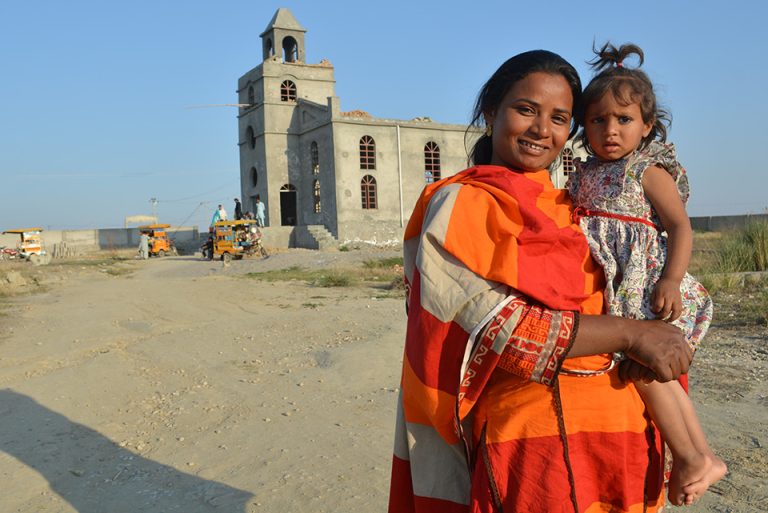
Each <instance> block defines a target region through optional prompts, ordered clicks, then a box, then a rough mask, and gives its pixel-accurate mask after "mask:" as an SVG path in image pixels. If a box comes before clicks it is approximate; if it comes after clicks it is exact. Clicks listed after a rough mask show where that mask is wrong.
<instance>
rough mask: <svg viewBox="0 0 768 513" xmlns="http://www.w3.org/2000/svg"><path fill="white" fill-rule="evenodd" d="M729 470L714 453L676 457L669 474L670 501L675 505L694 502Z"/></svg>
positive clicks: (697, 453)
mask: <svg viewBox="0 0 768 513" xmlns="http://www.w3.org/2000/svg"><path fill="white" fill-rule="evenodd" d="M727 471H728V467H726V465H725V463H724V462H723V460H721V459H720V458H718V457H717V456H715V455H714V454H701V453H699V452H696V453H693V454H691V455H690V457H687V458H680V457H676V458H674V461H673V463H672V473H671V474H670V476H669V491H668V496H669V502H671V503H672V504H674V505H675V506H682V505H683V504H685V505H691V504H693V503H694V502H696V501H697V500H699V498H700V497H701V496H702V495H704V492H706V491H707V488H709V486H710V485H711V484H712V483H715V482H716V481H718V480H720V479H721V478H722V477H723V476H724V475H725V473H726V472H727Z"/></svg>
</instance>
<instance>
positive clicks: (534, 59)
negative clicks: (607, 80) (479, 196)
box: [467, 50, 581, 165]
mask: <svg viewBox="0 0 768 513" xmlns="http://www.w3.org/2000/svg"><path fill="white" fill-rule="evenodd" d="M536 72H542V73H549V74H552V75H562V77H563V78H565V81H566V82H568V85H569V86H570V88H571V93H573V105H574V110H575V109H576V108H577V107H578V106H579V105H580V103H581V79H579V74H578V73H577V72H576V69H575V68H574V67H573V66H571V64H570V63H569V62H568V61H566V60H565V59H563V58H562V57H560V56H559V55H557V54H556V53H552V52H548V51H546V50H531V51H530V52H524V53H521V54H518V55H515V56H514V57H512V58H510V59H508V60H507V61H506V62H505V63H504V64H502V65H501V66H499V69H497V70H496V72H495V73H494V74H493V75H492V76H491V78H489V79H488V81H487V82H486V83H485V85H484V86H483V88H482V89H481V90H480V94H478V95H477V101H476V102H475V108H474V109H473V112H472V121H471V122H470V125H469V128H472V127H476V128H482V127H483V125H484V120H483V116H484V114H485V113H492V112H496V110H497V109H498V107H499V105H500V104H501V102H502V100H503V99H504V96H506V94H507V92H509V90H510V89H511V88H512V86H513V85H515V84H516V83H517V82H519V81H520V80H522V79H524V78H525V77H527V76H528V75H530V74H531V73H536ZM469 128H468V129H467V134H468V133H469ZM577 129H578V125H577V124H576V123H575V122H574V123H573V124H572V126H571V133H570V136H573V135H574V134H575V133H576V130H577ZM492 155H493V145H492V143H491V136H489V135H487V134H485V133H484V134H483V135H481V136H480V138H479V139H478V140H477V142H475V145H474V147H473V148H472V151H471V152H470V155H469V161H470V165H481V164H490V162H491V156H492Z"/></svg>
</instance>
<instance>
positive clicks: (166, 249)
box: [139, 224, 178, 257]
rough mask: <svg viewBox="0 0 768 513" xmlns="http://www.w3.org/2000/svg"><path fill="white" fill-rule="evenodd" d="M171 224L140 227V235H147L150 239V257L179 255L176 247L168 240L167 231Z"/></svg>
mask: <svg viewBox="0 0 768 513" xmlns="http://www.w3.org/2000/svg"><path fill="white" fill-rule="evenodd" d="M170 226H171V225H170V224H147V225H144V226H139V233H146V234H147V236H148V237H149V256H158V257H164V256H165V255H168V254H171V255H178V251H176V245H175V244H174V243H173V240H171V239H169V238H168V233H166V231H165V230H166V229H167V228H170Z"/></svg>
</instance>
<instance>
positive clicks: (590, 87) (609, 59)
mask: <svg viewBox="0 0 768 513" xmlns="http://www.w3.org/2000/svg"><path fill="white" fill-rule="evenodd" d="M592 51H593V52H595V55H596V57H595V58H594V59H593V60H591V61H589V62H588V63H587V64H590V65H591V66H592V69H594V70H595V71H596V72H597V75H595V77H594V78H593V79H592V80H591V81H590V82H589V84H587V87H586V89H584V94H583V95H582V98H581V104H580V105H579V107H578V108H577V109H576V122H577V123H578V124H580V125H582V126H584V124H585V123H586V120H585V119H584V117H585V115H586V110H587V106H588V105H590V104H592V103H594V102H597V101H600V98H602V97H603V96H604V95H605V94H606V93H608V92H610V93H611V94H612V95H613V97H614V98H615V99H616V101H617V102H619V103H620V104H621V105H631V104H633V103H637V104H638V105H640V112H641V113H642V116H643V123H653V126H652V127H651V132H650V133H649V134H648V135H647V136H646V137H643V140H642V142H641V143H640V149H643V148H645V147H647V146H648V145H649V144H650V143H651V141H654V140H656V139H658V140H660V141H662V142H664V141H666V140H667V130H668V128H669V127H670V126H671V124H672V119H671V118H670V115H669V112H667V110H666V109H664V108H662V107H661V106H659V104H658V102H657V101H656V93H655V92H654V91H653V83H651V79H649V78H648V75H646V74H645V72H644V71H642V70H640V69H637V68H627V67H626V65H624V60H625V59H626V58H627V57H629V56H631V55H637V58H638V60H639V64H638V68H639V67H640V66H642V64H643V60H644V55H643V51H642V50H641V49H640V47H639V46H637V45H633V44H631V43H628V44H625V45H621V46H620V47H619V48H616V47H615V46H613V45H612V44H610V43H605V44H604V45H603V47H602V48H600V49H599V50H597V49H595V48H594V47H592ZM579 139H580V140H581V143H582V144H583V145H584V148H585V149H586V150H587V152H589V153H590V154H593V155H594V151H593V150H592V147H591V146H590V145H589V141H587V136H586V134H585V131H584V130H582V131H581V133H580V134H579Z"/></svg>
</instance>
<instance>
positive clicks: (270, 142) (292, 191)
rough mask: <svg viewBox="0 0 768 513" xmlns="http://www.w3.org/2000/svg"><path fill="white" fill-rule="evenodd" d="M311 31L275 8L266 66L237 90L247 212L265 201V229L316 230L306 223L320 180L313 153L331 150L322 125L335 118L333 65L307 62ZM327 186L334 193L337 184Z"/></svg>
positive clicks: (265, 43) (265, 38) (265, 42)
mask: <svg viewBox="0 0 768 513" xmlns="http://www.w3.org/2000/svg"><path fill="white" fill-rule="evenodd" d="M306 32H307V31H306V30H305V29H304V27H302V26H301V25H299V22H298V21H296V18H294V17H293V14H291V11H290V10H288V9H286V8H280V9H278V10H277V11H276V12H275V14H274V16H273V17H272V20H271V21H270V22H269V24H268V25H267V28H266V29H265V30H264V32H262V33H261V41H262V62H261V63H260V64H259V65H258V66H256V67H255V68H253V69H252V70H250V71H249V72H247V73H246V74H244V75H243V76H242V77H240V79H239V80H238V85H237V92H238V103H239V104H240V106H241V107H240V111H239V113H238V129H239V138H238V146H239V148H240V188H241V194H240V196H241V198H242V199H243V207H244V208H245V210H255V198H256V196H257V195H258V196H259V197H260V201H261V202H263V203H265V204H266V208H267V225H268V226H281V225H282V226H296V225H302V224H309V223H310V221H312V223H313V224H317V221H316V220H315V218H314V217H313V218H312V219H310V218H309V217H308V215H309V214H311V215H314V210H313V206H314V204H313V196H312V194H313V181H312V180H317V178H316V177H314V176H313V175H312V171H311V169H310V160H309V159H310V153H311V152H310V147H311V144H312V142H315V143H316V144H318V145H319V147H320V148H321V150H323V149H324V151H327V152H331V148H332V135H331V132H330V128H325V129H319V131H318V128H317V127H318V125H322V126H326V124H325V121H328V120H330V118H331V111H330V109H329V107H328V101H329V100H328V98H329V97H335V96H336V93H335V83H336V81H335V80H334V78H333V67H332V66H331V65H330V63H329V62H327V61H321V62H320V63H318V64H309V63H307V61H306V53H305V52H306V47H305V46H304V40H305V33H306ZM321 121H322V123H321ZM327 126H330V125H329V124H328V125H327ZM308 127H309V128H311V129H312V130H314V131H311V130H308ZM310 132H311V133H310ZM326 132H327V133H326ZM329 160H330V158H329ZM328 183H329V185H328V186H327V187H328V189H327V190H329V191H330V190H331V189H330V187H331V185H330V184H331V183H333V181H332V180H330V179H329V181H328ZM315 217H317V216H315Z"/></svg>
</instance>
